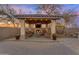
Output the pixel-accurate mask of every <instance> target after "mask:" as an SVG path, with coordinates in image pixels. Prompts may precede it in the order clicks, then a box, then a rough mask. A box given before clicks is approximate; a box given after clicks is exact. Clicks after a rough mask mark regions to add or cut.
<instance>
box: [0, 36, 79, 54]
mask: <svg viewBox="0 0 79 59" xmlns="http://www.w3.org/2000/svg"><path fill="white" fill-rule="evenodd" d="M13 39H14V40H11V39H9V40H5V41H1V42H0V54H1V55H2V54H5V55H78V54H79V40H78V39H76V38H73V39H72V38H58V40H57V41H53V40H50V39H47V38H35V37H31V38H28V39H26V40H19V41H16V40H15V38H13Z"/></svg>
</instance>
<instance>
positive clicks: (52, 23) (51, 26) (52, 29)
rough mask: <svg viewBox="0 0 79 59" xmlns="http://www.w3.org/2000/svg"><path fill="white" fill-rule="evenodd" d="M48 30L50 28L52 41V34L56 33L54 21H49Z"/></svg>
mask: <svg viewBox="0 0 79 59" xmlns="http://www.w3.org/2000/svg"><path fill="white" fill-rule="evenodd" d="M50 28H51V39H52V35H53V34H54V33H56V22H55V20H51V24H50Z"/></svg>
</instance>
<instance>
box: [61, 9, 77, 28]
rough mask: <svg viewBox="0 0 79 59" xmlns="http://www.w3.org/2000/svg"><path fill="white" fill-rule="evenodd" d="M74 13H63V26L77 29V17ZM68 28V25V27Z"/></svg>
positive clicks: (71, 11) (69, 11) (70, 11)
mask: <svg viewBox="0 0 79 59" xmlns="http://www.w3.org/2000/svg"><path fill="white" fill-rule="evenodd" d="M74 13H75V10H73V9H69V10H68V11H64V12H63V14H62V15H63V19H64V21H65V25H68V24H70V25H72V26H73V27H77V24H76V23H75V20H76V18H77V17H78V16H77V15H76V14H74ZM68 26H69V25H68Z"/></svg>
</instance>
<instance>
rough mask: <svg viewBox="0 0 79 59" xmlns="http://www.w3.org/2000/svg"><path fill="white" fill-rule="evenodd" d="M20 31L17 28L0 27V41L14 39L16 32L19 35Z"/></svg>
mask: <svg viewBox="0 0 79 59" xmlns="http://www.w3.org/2000/svg"><path fill="white" fill-rule="evenodd" d="M19 31H20V29H18V28H4V27H0V40H3V39H6V38H11V37H14V36H15V35H16V34H17V32H18V34H19Z"/></svg>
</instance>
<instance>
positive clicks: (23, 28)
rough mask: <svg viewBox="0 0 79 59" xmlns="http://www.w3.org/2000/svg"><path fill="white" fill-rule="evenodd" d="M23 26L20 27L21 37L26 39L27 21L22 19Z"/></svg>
mask: <svg viewBox="0 0 79 59" xmlns="http://www.w3.org/2000/svg"><path fill="white" fill-rule="evenodd" d="M20 23H21V27H20V39H21V40H24V39H25V21H24V20H21V22H20Z"/></svg>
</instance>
